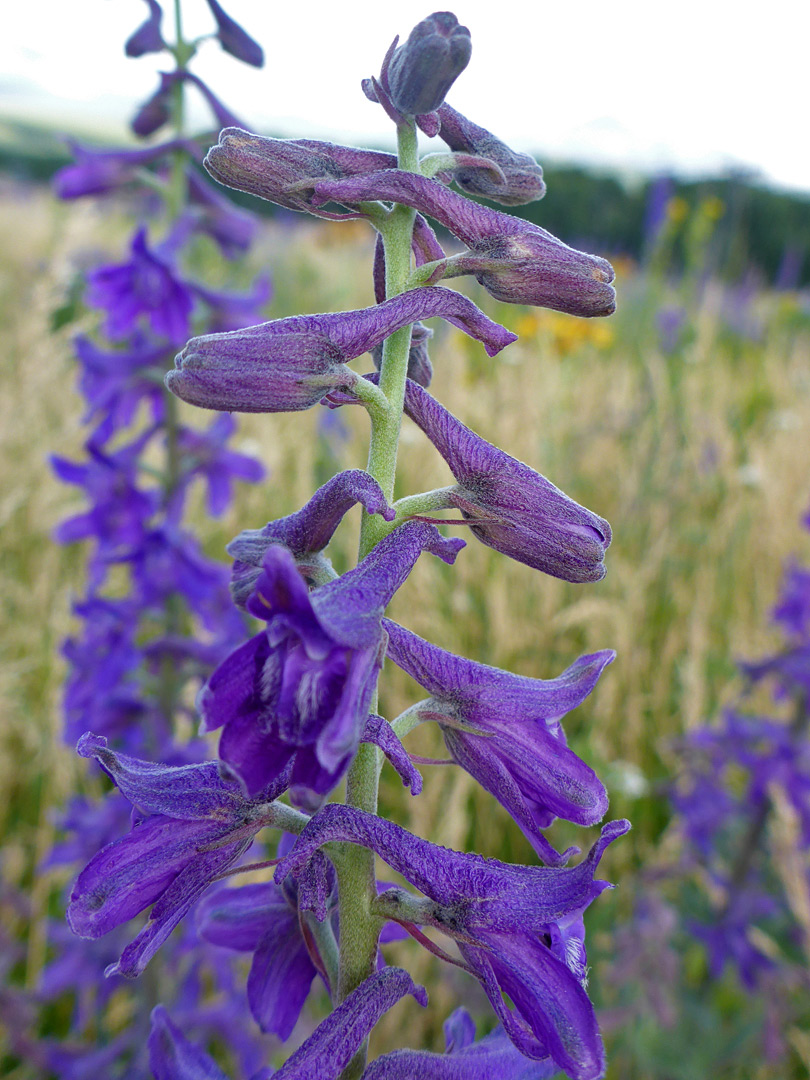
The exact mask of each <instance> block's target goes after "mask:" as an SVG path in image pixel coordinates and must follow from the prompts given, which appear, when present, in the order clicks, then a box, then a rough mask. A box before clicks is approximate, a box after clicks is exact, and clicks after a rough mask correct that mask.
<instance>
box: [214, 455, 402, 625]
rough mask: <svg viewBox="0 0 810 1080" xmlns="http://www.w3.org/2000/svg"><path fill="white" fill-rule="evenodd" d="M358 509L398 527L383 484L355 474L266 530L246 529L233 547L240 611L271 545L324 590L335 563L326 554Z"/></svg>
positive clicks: (235, 595) (233, 591)
mask: <svg viewBox="0 0 810 1080" xmlns="http://www.w3.org/2000/svg"><path fill="white" fill-rule="evenodd" d="M357 503H360V504H361V505H362V506H363V508H364V509H365V510H366V512H367V513H369V514H380V515H381V517H382V518H383V519H384V520H385V521H393V519H394V517H395V516H396V511H395V510H394V509H393V508H392V507H390V506H389V505H388V503H387V502H386V499H385V496H384V494H383V491H382V488H381V487H380V485H379V484H378V483H377V481H376V480H374V479H373V477H371V476H369V474H368V473H366V472H363V471H362V470H361V469H349V470H347V471H346V472H341V473H338V474H337V475H336V476H333V477H332V479H331V480H329V481H328V482H327V483H326V484H324V485H323V487H320V488H318V490H317V491H316V492H315V494H314V495H313V496H312V498H311V499H310V500H309V502H308V503H307V504H306V506H303V507H302V508H301V509H300V510H297V511H296V512H295V513H294V514H290V515H289V516H288V517H284V518H278V519H277V520H276V521H268V523H267V524H266V525H265V526H264V528H262V529H244V530H243V531H242V532H241V533H240V534H239V535H238V536H237V537H236V538H235V539H234V540H231V542H230V544H228V547H227V551H228V554H229V555H230V556H231V557H232V558H233V559H234V565H233V571H232V576H231V595H232V596H233V599H234V602H235V603H236V604H238V605H239V607H244V606H245V603H246V602H247V599H248V597H249V596H250V594H251V592H252V591H253V588H254V587H255V585H256V582H257V581H258V579H259V576H260V575H261V572H262V561H263V559H264V555H265V552H266V551H267V549H268V547H270V545H271V544H283V545H284V546H285V547H286V548H288V550H289V551H290V552H291V553H292V555H293V557H294V559H295V561H296V563H297V564H298V569H299V571H300V573H301V574H303V576H304V577H305V578H306V579H307V580H308V581H311V582H312V583H317V584H323V582H324V581H325V580H328V579H329V578H331V577H334V576H335V574H334V571H333V570H332V567H331V563H330V562H329V560H328V559H327V558H326V556H324V555H322V554H321V552H322V551H323V549H324V548H325V547H326V546H327V544H328V543H329V541H330V540H331V539H332V536H333V535H334V532H335V529H337V527H338V525H339V524H340V523H341V521H342V520H343V517H344V515H345V514H346V512H347V511H348V510H350V509H351V508H352V507H353V506H356V505H357Z"/></svg>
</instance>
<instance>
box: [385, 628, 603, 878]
mask: <svg viewBox="0 0 810 1080" xmlns="http://www.w3.org/2000/svg"><path fill="white" fill-rule="evenodd" d="M383 626H384V627H385V629H386V631H387V632H388V639H389V640H388V652H387V655H388V657H389V658H390V659H391V660H393V661H394V663H395V664H396V665H397V666H398V667H401V668H402V669H403V671H407V673H408V674H409V675H410V676H411V677H412V678H414V679H416V681H417V682H418V683H419V684H420V685H421V686H423V687H424V688H425V689H426V690H428V691H429V692H430V694H431V695H432V696H431V697H430V698H428V699H427V701H425V702H423V703H422V704H421V705H420V706H419V713H420V715H422V716H423V717H424V719H425V720H435V721H436V722H437V723H438V724H439V726H440V728H441V732H442V735H443V736H444V741H445V743H446V744H447V748H448V750H449V751H450V753H451V754H452V756H453V759H454V760H455V761H456V762H457V763H458V764H459V765H461V767H462V768H464V769H466V770H467V772H468V773H470V775H472V776H474V777H475V779H476V780H477V781H478V783H479V784H480V785H481V786H482V787H483V788H484V789H485V790H486V791H488V792H490V794H491V795H494V797H495V798H496V799H497V800H498V802H500V803H501V805H502V806H504V807H506V809H507V810H508V811H509V813H510V814H511V815H512V817H513V818H514V819H515V821H516V822H517V824H518V825H519V826H520V828H521V829H522V830H523V832H524V833H525V834H526V836H527V838H528V839H529V841H530V842H531V844H532V845H533V847H534V848H535V850H536V851H537V853H538V855H539V856H540V857H541V858H542V859H543V860H544V861H545V862H547V863H550V864H552V865H558V864H559V862H560V857H559V856H557V854H556V852H555V851H554V849H553V848H552V847H551V845H550V844H549V842H548V841H547V840H546V838H545V837H544V836H543V834H542V833H541V832H540V829H543V828H546V827H547V826H548V825H550V824H551V822H552V821H553V820H554V818H555V817H561V818H564V819H565V820H566V821H574V822H576V823H577V824H579V825H594V824H596V823H597V822H598V821H601V820H602V818H603V817H604V816H605V814H606V812H607V807H608V800H607V792H606V791H605V789H604V787H603V786H602V784H601V782H600V780H599V778H598V777H597V775H596V773H595V772H594V771H593V769H590V768H588V766H587V765H586V764H585V763H584V762H583V761H582V760H581V759H580V758H578V757H577V755H576V754H574V753H572V751H570V750H569V749H568V748H567V746H566V744H565V735H564V734H563V731H562V728H561V726H560V723H559V718H560V717H562V716H563V715H564V714H565V713H567V712H570V711H571V709H574V708H576V707H577V706H578V705H580V704H581V703H582V702H583V701H584V700H585V698H586V697H587V696H588V694H590V692H591V690H593V688H594V686H595V685H596V682H597V680H598V678H599V676H600V675H601V673H602V671H603V670H604V668H605V667H606V665H607V664H609V663H610V662H611V660H613V659H614V657H615V653H613V652H611V651H609V650H606V651H604V652H601V653H594V654H592V655H590V656H581V657H580V658H579V660H577V661H576V662H575V663H574V664H572V665H571V666H570V667H569V668H568V669H567V670H566V671H564V672H563V673H562V675H560V676H558V677H557V678H556V679H550V680H548V681H546V680H543V679H530V678H525V677H523V676H520V675H513V674H511V672H508V671H501V670H500V669H499V668H493V667H488V666H487V665H485V664H477V663H475V661H473V660H465V659H464V658H463V657H460V656H455V655H454V654H453V653H450V652H447V651H446V650H445V649H440V648H439V647H438V646H436V645H432V644H431V643H430V642H428V641H425V640H424V639H422V638H420V637H417V636H416V634H412V633H411V632H410V631H409V630H405V629H403V627H401V626H398V625H397V624H396V623H393V622H391V621H390V620H389V619H385V620H384V621H383ZM562 858H565V856H563V857H562Z"/></svg>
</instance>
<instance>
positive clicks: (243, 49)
mask: <svg viewBox="0 0 810 1080" xmlns="http://www.w3.org/2000/svg"><path fill="white" fill-rule="evenodd" d="M206 2H207V4H208V6H209V8H210V9H211V14H212V15H213V16H214V19H215V20H216V24H217V34H216V36H217V38H218V39H219V43H220V45H221V46H222V48H223V49H224V50H225V52H226V53H230V54H231V56H233V57H235V58H236V59H237V60H241V61H242V62H243V63H245V64H250V65H251V67H259V68H260V67H263V66H264V51H263V49H262V47H261V45H259V43H258V42H257V41H254V39H253V38H252V37H251V36H250V34H248V33H247V32H246V31H245V30H243V29H242V27H241V26H240V25H239V23H238V22H236V21H235V20H234V19H232V18H231V17H230V15H228V14H227V12H225V11H224V10H223V8H222V5H221V4H219V3H217V0H206Z"/></svg>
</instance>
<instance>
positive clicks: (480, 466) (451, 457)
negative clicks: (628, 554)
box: [405, 382, 611, 582]
mask: <svg viewBox="0 0 810 1080" xmlns="http://www.w3.org/2000/svg"><path fill="white" fill-rule="evenodd" d="M405 412H406V414H407V415H408V416H409V417H410V418H411V420H413V421H414V422H415V423H416V424H418V425H419V427H420V428H421V429H422V430H423V431H424V432H425V434H426V435H427V436H428V438H429V439H430V441H431V442H432V443H433V445H434V446H435V447H436V449H437V450H438V451H439V453H440V454H441V455H442V457H443V458H444V460H445V461H446V462H447V464H448V465H449V466H450V469H451V471H452V473H453V475H454V476H455V478H456V480H457V481H458V483H457V484H456V486H455V487H452V488H447V489H446V491H445V493H444V494H445V497H446V498H445V502H444V505H446V506H448V507H453V508H455V509H457V510H460V511H461V513H462V516H463V517H464V518H465V520H466V521H467V522H468V524H469V526H470V530H471V532H472V533H473V534H474V535H475V536H476V537H477V538H478V539H479V540H480V541H481V542H482V543H483V544H487V545H488V546H489V547H493V548H495V549H496V550H497V551H500V552H502V553H503V554H504V555H508V556H509V557H510V558H512V559H516V560H517V561H518V562H522V563H525V564H526V565H527V566H531V567H534V569H535V570H542V571H543V572H544V573H546V574H551V575H552V576H553V577H558V578H562V579H563V580H564V581H576V582H585V581H599V580H600V579H601V578H603V577H604V576H605V566H604V561H603V560H604V557H605V549H606V548H607V547H608V545H609V544H610V541H611V531H610V525H608V523H607V522H606V521H605V520H604V518H601V517H598V516H597V515H596V514H594V513H592V512H591V511H590V510H586V509H585V507H583V506H580V505H579V503H576V502H574V500H573V499H570V498H569V497H568V496H567V495H566V494H565V493H564V492H562V491H560V489H559V488H557V487H555V486H554V484H552V483H550V482H549V481H548V480H546V478H545V477H544V476H541V475H540V474H539V473H537V472H535V471H534V469H531V468H529V466H528V465H524V463H523V462H522V461H518V460H517V459H516V458H513V457H510V455H509V454H507V453H505V452H504V451H503V450H500V449H498V447H496V446H493V445H492V443H488V442H487V441H486V440H485V439H482V438H481V436H480V435H476V433H475V432H474V431H471V430H470V428H468V427H467V426H466V425H465V424H462V422H461V421H460V420H458V419H457V418H456V417H455V416H453V414H452V413H450V412H448V411H447V409H445V408H444V407H443V406H442V405H440V404H439V403H438V401H436V400H435V398H433V397H431V395H430V394H429V393H428V392H427V391H426V390H423V389H422V387H421V386H417V385H416V383H413V382H408V384H407V388H406V391H405Z"/></svg>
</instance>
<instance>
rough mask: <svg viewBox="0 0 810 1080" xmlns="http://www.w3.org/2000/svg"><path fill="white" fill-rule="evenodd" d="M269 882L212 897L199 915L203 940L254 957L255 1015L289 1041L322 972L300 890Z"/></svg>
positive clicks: (251, 1000) (251, 997)
mask: <svg viewBox="0 0 810 1080" xmlns="http://www.w3.org/2000/svg"><path fill="white" fill-rule="evenodd" d="M292 893H293V894H292V895H291V894H290V891H288V890H287V889H285V888H281V887H279V886H278V885H274V884H273V883H272V882H263V883H260V884H254V885H242V886H240V887H239V888H238V889H218V890H216V891H215V892H212V893H209V895H208V896H206V897H205V898H204V899H203V900H202V902H201V903H200V906H199V907H198V909H197V925H198V929H199V932H200V935H201V936H202V938H203V940H205V941H208V942H210V943H211V944H212V945H222V946H224V947H225V948H227V949H237V950H239V951H241V952H250V953H253V960H252V962H251V967H250V973H249V975H248V980H247V996H248V1004H249V1005H250V1011H251V1014H252V1015H253V1018H254V1020H255V1021H256V1023H257V1024H258V1025H259V1026H260V1027H261V1029H262V1031H269V1032H272V1033H274V1034H275V1035H277V1036H278V1037H279V1038H280V1039H281V1040H282V1041H285V1040H286V1039H288V1038H289V1037H290V1035H291V1034H292V1031H293V1028H294V1027H295V1025H296V1023H297V1022H298V1017H299V1015H300V1014H301V1010H302V1009H303V1007H304V1003H305V1001H306V999H307V997H308V996H309V991H310V987H311V985H312V980H313V979H314V978H315V976H316V975H317V969H316V968H315V965H314V964H313V962H312V958H311V956H310V953H309V949H308V947H307V943H306V942H305V940H304V938H303V936H302V934H301V929H300V926H299V922H298V909H297V903H296V897H295V895H294V889H293V891H292Z"/></svg>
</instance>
